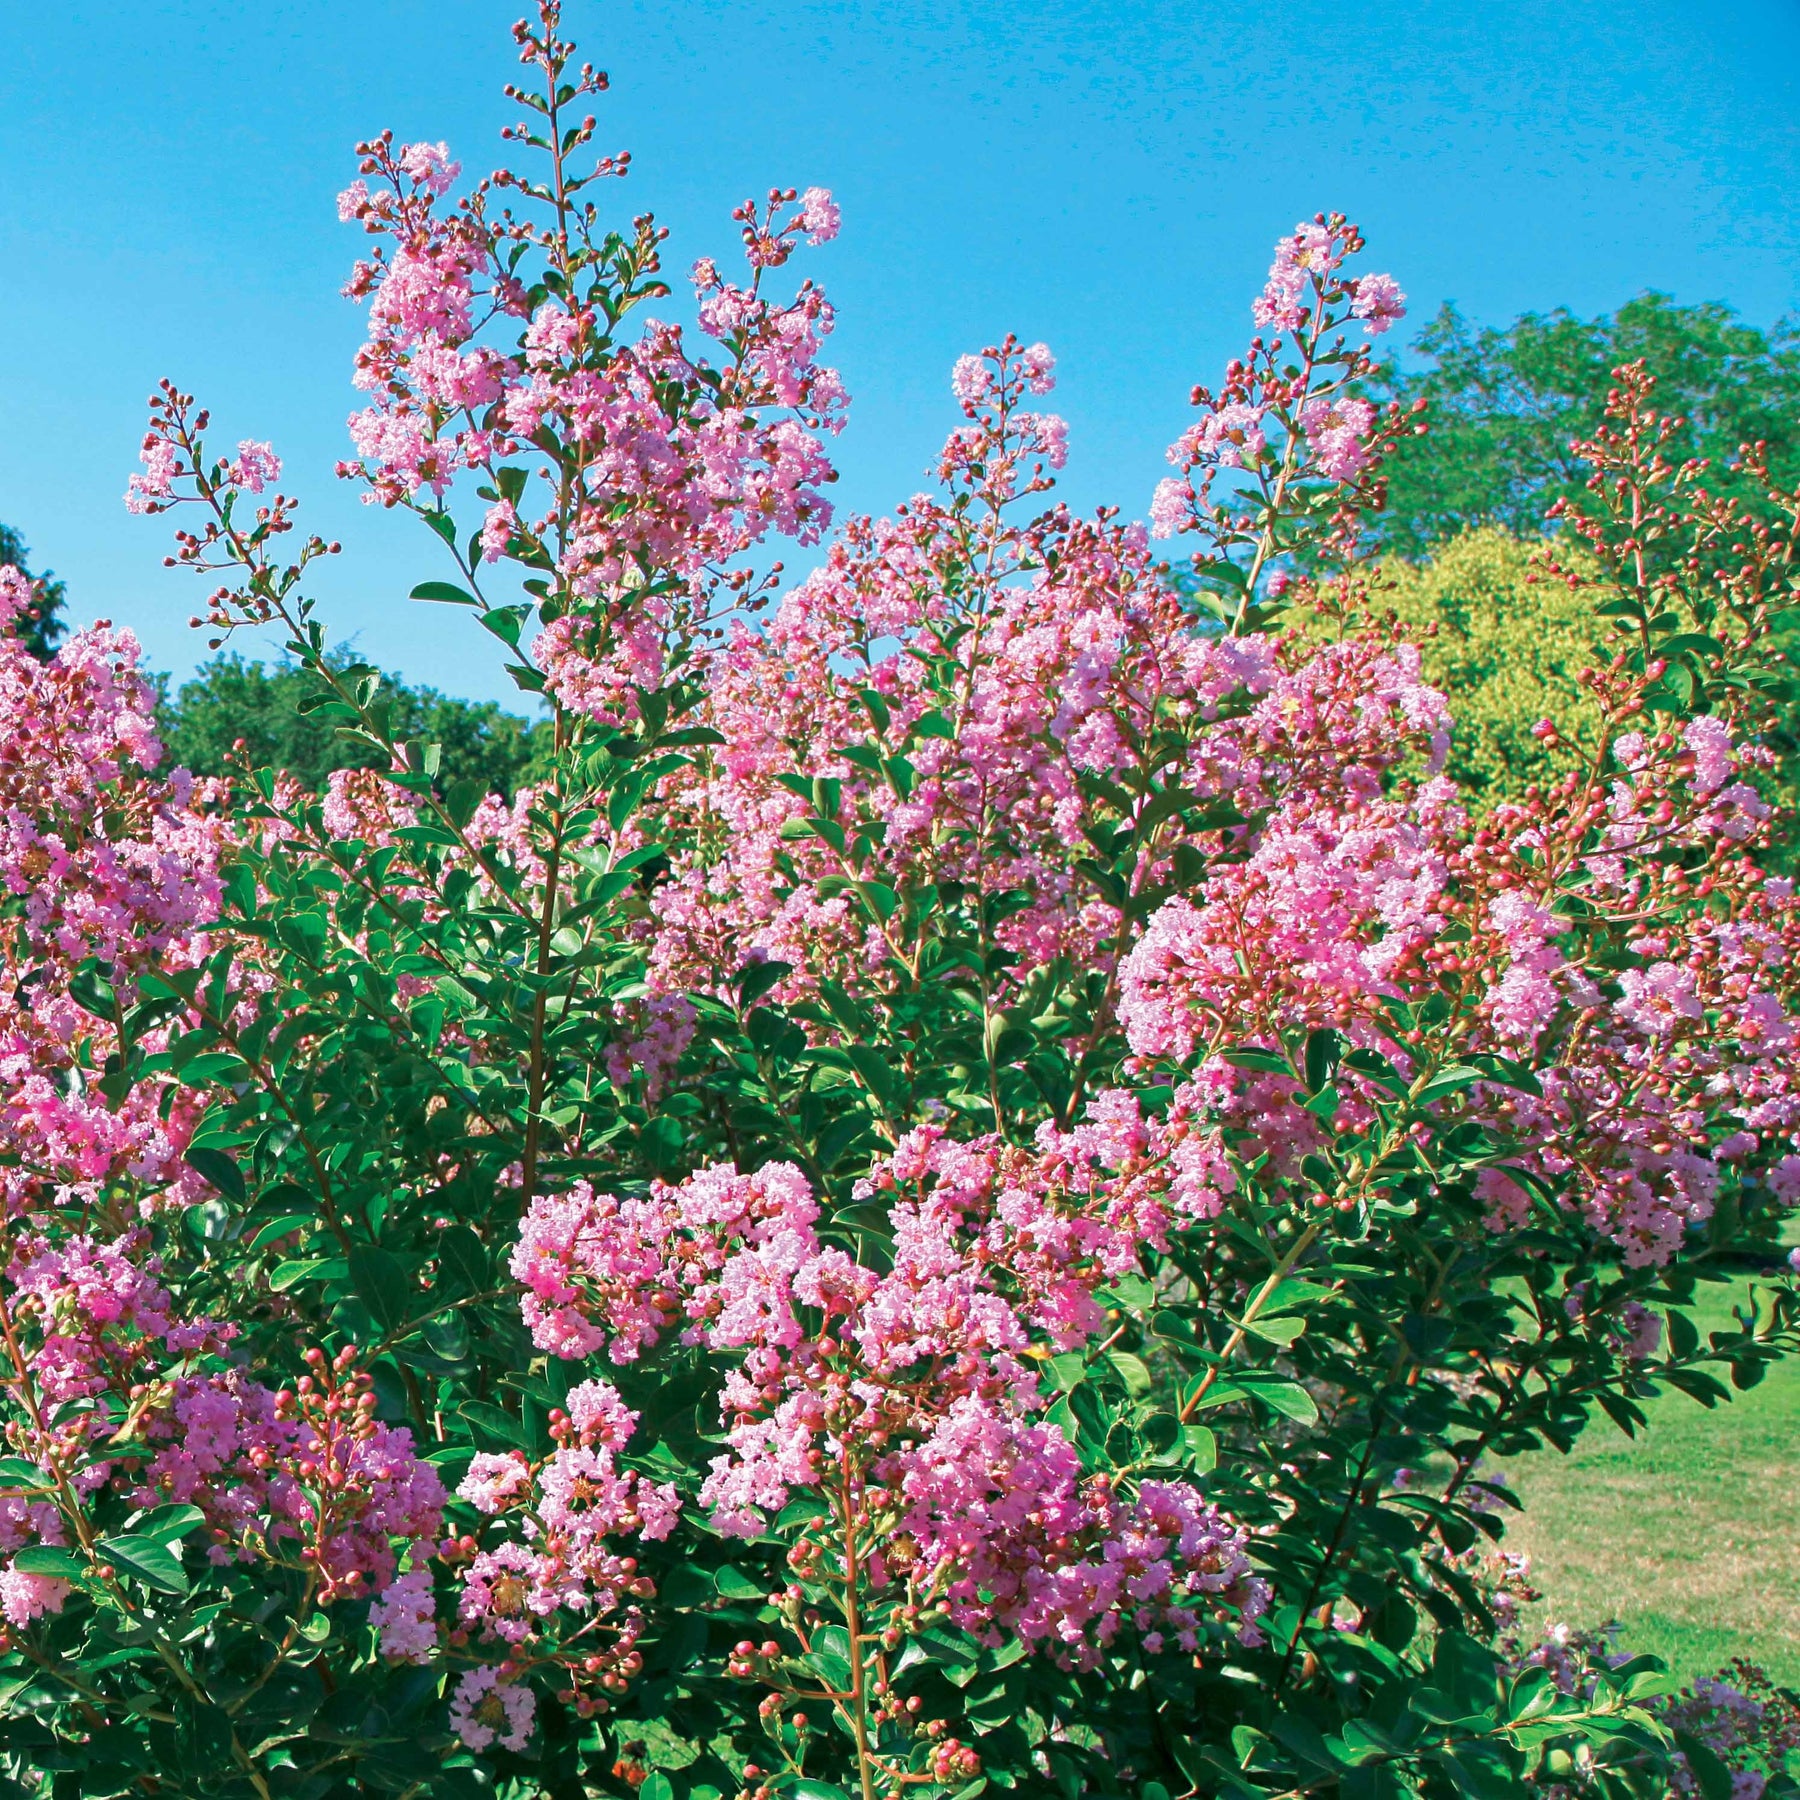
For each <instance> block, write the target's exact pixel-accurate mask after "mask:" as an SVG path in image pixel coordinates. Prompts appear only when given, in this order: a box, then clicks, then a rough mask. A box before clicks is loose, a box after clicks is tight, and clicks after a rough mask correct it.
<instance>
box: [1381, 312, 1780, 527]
mask: <svg viewBox="0 0 1800 1800" xmlns="http://www.w3.org/2000/svg"><path fill="white" fill-rule="evenodd" d="M1640 359H1641V360H1642V361H1643V362H1644V363H1645V364H1646V365H1647V366H1648V368H1649V370H1650V373H1651V374H1653V375H1654V376H1655V377H1656V379H1657V392H1656V401H1657V407H1658V410H1659V411H1662V412H1666V413H1679V414H1681V415H1683V416H1684V417H1685V418H1686V419H1687V420H1688V426H1687V428H1686V430H1685V432H1684V433H1683V435H1682V438H1681V439H1680V440H1678V442H1677V445H1676V450H1677V453H1678V454H1679V455H1682V456H1704V457H1707V458H1709V459H1710V460H1711V461H1712V462H1713V463H1714V464H1715V473H1714V474H1713V475H1712V476H1711V477H1710V481H1709V484H1710V485H1712V486H1714V487H1734V486H1735V484H1733V483H1732V482H1731V481H1730V478H1729V476H1728V475H1727V474H1726V473H1725V465H1727V464H1728V463H1730V462H1731V461H1732V460H1733V459H1734V458H1735V457H1736V454H1737V450H1738V446H1739V445H1740V444H1742V443H1745V442H1756V441H1758V440H1761V441H1763V442H1765V443H1766V444H1767V446H1768V453H1769V460H1770V465H1771V469H1772V471H1773V472H1774V474H1775V475H1776V476H1777V477H1778V478H1780V479H1784V480H1786V481H1789V482H1792V481H1793V480H1795V479H1796V478H1800V332H1796V329H1795V328H1794V326H1792V325H1791V324H1788V323H1786V322H1784V323H1782V324H1779V325H1777V326H1775V327H1774V329H1773V330H1771V331H1766V332H1765V331H1761V330H1759V329H1757V328H1756V327H1755V326H1752V325H1746V324H1745V323H1744V322H1743V321H1742V320H1741V319H1739V318H1738V317H1737V315H1736V314H1735V313H1734V312H1732V310H1731V309H1730V308H1729V307H1727V306H1721V305H1717V304H1710V303H1709V304H1705V305H1699V306H1678V305H1677V304H1676V303H1675V301H1674V300H1673V299H1671V298H1670V297H1669V296H1668V295H1667V294H1659V293H1645V294H1640V295H1639V296H1638V297H1637V298H1636V299H1635V300H1628V301H1627V302H1626V303H1625V304H1624V305H1623V306H1621V307H1620V308H1619V309H1618V311H1617V312H1615V313H1610V314H1605V315H1603V316H1601V317H1600V318H1597V319H1580V318H1577V317H1576V316H1575V315H1574V314H1573V313H1571V312H1570V311H1569V310H1568V309H1567V308H1566V307H1558V308H1557V309H1556V310H1555V311H1554V312H1548V313H1526V314H1525V315H1524V316H1523V317H1521V318H1518V319H1516V320H1514V321H1513V323H1512V324H1511V325H1508V326H1505V327H1503V328H1497V327H1493V326H1476V325H1473V324H1471V323H1470V322H1469V321H1468V320H1467V319H1465V318H1464V317H1463V315H1462V314H1461V313H1460V312H1458V311H1457V309H1456V307H1455V306H1454V305H1450V304H1446V305H1445V306H1444V307H1443V309H1442V310H1441V311H1440V312H1439V313H1438V315H1437V317H1436V318H1435V319H1433V320H1432V321H1431V323H1430V324H1429V325H1427V326H1426V327H1425V329H1424V330H1423V331H1422V332H1421V333H1420V334H1419V336H1418V338H1417V339H1416V340H1415V342H1414V344H1413V346H1412V349H1411V357H1410V360H1411V362H1412V364H1413V366H1410V367H1404V368H1403V367H1401V366H1400V365H1399V364H1397V363H1390V364H1388V365H1387V366H1386V367H1384V368H1383V369H1382V370H1381V371H1380V372H1379V374H1378V376H1377V378H1376V381H1375V383H1374V384H1373V386H1374V390H1375V392H1376V394H1378V395H1379V397H1380V398H1382V399H1393V400H1399V401H1401V402H1404V403H1410V402H1411V401H1413V400H1416V399H1421V398H1422V399H1424V400H1425V401H1426V403H1427V412H1426V415H1425V417H1426V420H1427V422H1428V424H1429V430H1428V432H1427V433H1426V435H1424V436H1423V437H1418V438H1413V439H1410V440H1406V441H1404V442H1402V443H1401V445H1400V446H1399V447H1398V449H1397V450H1396V452H1395V453H1394V455H1393V456H1392V458H1391V459H1390V460H1389V463H1388V475H1389V482H1388V506H1387V511H1386V513H1385V514H1383V515H1382V516H1381V517H1380V519H1379V520H1378V521H1377V527H1376V528H1377V532H1378V536H1379V538H1380V541H1381V545H1382V547H1383V548H1384V549H1387V550H1391V551H1393V552H1395V553H1397V554H1398V555H1401V556H1403V557H1406V558H1407V559H1408V560H1409V561H1416V560H1418V559H1419V558H1421V557H1423V556H1424V555H1426V554H1427V553H1428V552H1429V550H1430V549H1431V547H1432V546H1433V545H1434V544H1437V543H1441V542H1443V541H1445V540H1447V539H1450V538H1453V537H1455V536H1456V535H1457V534H1458V533H1460V532H1463V531H1466V530H1469V529H1471V528H1472V527H1478V526H1482V525H1499V526H1503V527H1505V528H1506V529H1507V530H1509V531H1511V532H1513V533H1515V534H1516V535H1519V536H1529V535H1532V534H1534V533H1536V532H1538V531H1540V530H1541V529H1542V528H1543V518H1544V513H1545V512H1546V510H1547V509H1548V508H1549V506H1550V504H1551V502H1552V501H1554V500H1556V499H1558V498H1559V497H1561V496H1563V495H1565V494H1575V493H1579V492H1580V491H1581V489H1582V485H1583V482H1584V480H1585V475H1586V471H1585V469H1584V467H1583V466H1582V465H1581V464H1580V463H1578V462H1577V461H1576V460H1575V458H1574V457H1573V456H1571V455H1570V453H1569V443H1570V440H1571V439H1573V438H1577V437H1586V436H1588V435H1589V434H1590V433H1591V432H1592V431H1593V429H1594V427H1595V426H1596V425H1598V424H1599V422H1600V417H1601V412H1602V409H1603V408H1604V406H1605V404H1606V396H1607V392H1608V390H1609V389H1610V388H1611V387H1612V386H1613V385H1614V383H1613V379H1612V371H1613V370H1614V369H1616V368H1618V367H1619V366H1620V365H1621V364H1624V363H1631V362H1636V361H1639V360H1640Z"/></svg>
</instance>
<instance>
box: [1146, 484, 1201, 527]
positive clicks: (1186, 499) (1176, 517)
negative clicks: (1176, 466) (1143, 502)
mask: <svg viewBox="0 0 1800 1800" xmlns="http://www.w3.org/2000/svg"><path fill="white" fill-rule="evenodd" d="M1193 509H1194V490H1193V488H1192V487H1190V486H1189V485H1188V483H1187V482H1185V481H1177V480H1175V479H1174V477H1172V476H1171V477H1169V478H1167V479H1165V480H1162V481H1159V482H1158V483H1157V484H1156V492H1155V494H1154V495H1152V496H1151V500H1150V531H1151V534H1152V535H1153V536H1155V537H1159V538H1171V537H1174V536H1176V534H1177V533H1179V532H1182V531H1185V530H1186V529H1187V527H1188V524H1189V522H1190V520H1191V519H1192V517H1193Z"/></svg>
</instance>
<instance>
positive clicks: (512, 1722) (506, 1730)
mask: <svg viewBox="0 0 1800 1800" xmlns="http://www.w3.org/2000/svg"><path fill="white" fill-rule="evenodd" d="M536 1716H537V1696H536V1695H535V1694H534V1693H533V1692H532V1691H531V1689H530V1688H528V1687H526V1686H524V1685H522V1684H520V1683H516V1682H511V1683H507V1684H505V1685H502V1683H501V1680H500V1671H499V1670H498V1669H496V1668H494V1667H492V1666H491V1665H489V1664H483V1665H482V1666H481V1667H480V1668H475V1669H471V1670H469V1672H468V1673H467V1674H466V1675H464V1676H463V1678H462V1679H461V1680H460V1681H459V1682H458V1683H457V1684H456V1693H455V1695H454V1696H453V1697H452V1699H451V1701H450V1726H451V1729H452V1730H453V1731H454V1732H455V1733H456V1735H457V1736H458V1737H459V1738H461V1739H462V1741H463V1742H464V1743H465V1744H467V1745H468V1747H469V1748H470V1749H471V1750H485V1749H487V1748H488V1746H489V1745H490V1744H493V1743H495V1742H496V1741H498V1743H499V1745H500V1748H501V1749H502V1750H515V1751H517V1750H523V1749H524V1748H525V1746H526V1744H527V1743H528V1742H529V1741H530V1739H531V1723H532V1720H533V1719H534V1718H535V1717H536Z"/></svg>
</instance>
